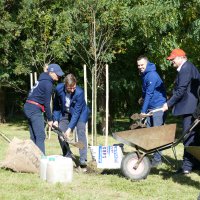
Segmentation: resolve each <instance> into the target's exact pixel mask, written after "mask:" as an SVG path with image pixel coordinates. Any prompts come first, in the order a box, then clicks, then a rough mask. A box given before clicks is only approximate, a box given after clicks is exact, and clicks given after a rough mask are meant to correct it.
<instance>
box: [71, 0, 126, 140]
mask: <svg viewBox="0 0 200 200" xmlns="http://www.w3.org/2000/svg"><path fill="white" fill-rule="evenodd" d="M72 14H73V21H74V25H73V26H72V27H71V28H72V31H71V33H72V35H71V37H70V39H71V42H72V43H73V46H74V52H75V55H76V56H74V58H77V57H78V58H79V59H80V60H81V61H82V63H84V64H86V65H87V67H88V69H89V70H90V71H91V74H92V80H93V84H92V102H93V106H92V117H93V126H92V130H93V132H94V135H95V143H96V133H97V129H96V128H97V126H96V125H97V91H98V88H102V84H103V82H104V80H105V79H104V69H105V64H106V63H111V62H112V61H113V59H114V58H115V54H116V52H118V51H122V49H123V48H124V46H125V45H126V41H125V40H124V38H125V36H122V35H120V34H121V30H122V29H125V28H127V27H128V23H129V7H128V4H127V1H125V0H110V1H106V0H86V1H74V5H73V9H72Z"/></svg>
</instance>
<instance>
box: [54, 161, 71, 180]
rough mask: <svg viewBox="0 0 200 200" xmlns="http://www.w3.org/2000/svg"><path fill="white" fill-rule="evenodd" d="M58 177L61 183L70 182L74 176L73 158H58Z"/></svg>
mask: <svg viewBox="0 0 200 200" xmlns="http://www.w3.org/2000/svg"><path fill="white" fill-rule="evenodd" d="M56 163H57V170H58V173H57V179H58V182H60V183H70V182H72V178H73V162H72V159H71V158H66V157H62V158H57V159H56Z"/></svg>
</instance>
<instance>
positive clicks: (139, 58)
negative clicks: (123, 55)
mask: <svg viewBox="0 0 200 200" xmlns="http://www.w3.org/2000/svg"><path fill="white" fill-rule="evenodd" d="M142 59H144V60H146V61H148V58H147V57H146V56H144V55H142V56H139V57H138V58H137V61H139V60H142Z"/></svg>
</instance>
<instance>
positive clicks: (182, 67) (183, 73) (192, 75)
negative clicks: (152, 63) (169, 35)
mask: <svg viewBox="0 0 200 200" xmlns="http://www.w3.org/2000/svg"><path fill="white" fill-rule="evenodd" d="M167 60H169V61H171V63H172V64H173V67H175V68H176V70H177V72H178V74H177V77H176V81H175V87H174V90H173V95H172V97H171V98H170V99H169V100H168V101H167V103H165V104H164V106H163V110H164V111H166V110H168V108H170V107H172V108H173V109H172V114H173V115H174V116H182V126H183V133H184V132H185V131H187V130H188V129H189V128H190V126H191V124H192V122H193V121H194V119H193V116H192V114H193V113H194V111H195V109H196V107H197V103H198V95H197V89H198V86H199V82H200V74H199V71H198V70H197V68H196V67H195V66H194V65H193V64H192V63H191V62H189V61H188V60H187V57H186V53H185V52H184V51H183V50H182V49H174V50H173V51H172V52H171V54H170V56H169V57H168V58H167ZM196 135H197V134H196V132H195V131H194V130H193V131H191V133H190V136H189V137H188V138H187V139H186V140H185V141H184V142H183V144H184V146H192V145H195V137H196ZM195 164H196V160H195V158H194V157H193V156H192V155H191V154H189V153H188V152H186V151H185V150H184V154H183V163H182V167H181V169H180V170H179V172H181V173H183V174H189V173H190V172H191V171H192V169H193V168H194V167H195Z"/></svg>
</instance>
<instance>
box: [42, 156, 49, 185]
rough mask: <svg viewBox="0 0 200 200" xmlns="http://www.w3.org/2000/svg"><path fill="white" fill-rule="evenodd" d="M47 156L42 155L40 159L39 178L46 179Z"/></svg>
mask: <svg viewBox="0 0 200 200" xmlns="http://www.w3.org/2000/svg"><path fill="white" fill-rule="evenodd" d="M47 163H48V158H47V156H42V157H41V159H40V178H41V179H42V180H44V181H45V180H46V169H47Z"/></svg>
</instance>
